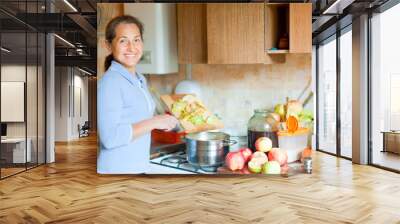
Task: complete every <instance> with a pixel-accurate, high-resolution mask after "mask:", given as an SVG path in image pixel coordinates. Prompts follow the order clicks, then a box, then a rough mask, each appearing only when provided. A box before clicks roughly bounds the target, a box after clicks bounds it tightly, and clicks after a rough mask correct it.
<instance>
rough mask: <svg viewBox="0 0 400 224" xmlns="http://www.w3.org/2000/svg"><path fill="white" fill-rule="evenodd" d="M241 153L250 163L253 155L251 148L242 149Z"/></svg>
mask: <svg viewBox="0 0 400 224" xmlns="http://www.w3.org/2000/svg"><path fill="white" fill-rule="evenodd" d="M239 152H241V153H242V156H243V158H244V161H245V162H248V161H249V160H250V159H251V155H252V154H253V151H251V149H249V148H240V149H239Z"/></svg>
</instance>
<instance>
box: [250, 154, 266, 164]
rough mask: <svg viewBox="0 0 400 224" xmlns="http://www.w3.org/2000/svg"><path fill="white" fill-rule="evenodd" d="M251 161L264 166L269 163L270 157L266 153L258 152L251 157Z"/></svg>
mask: <svg viewBox="0 0 400 224" xmlns="http://www.w3.org/2000/svg"><path fill="white" fill-rule="evenodd" d="M250 161H253V162H257V163H258V164H260V165H263V164H264V163H266V162H268V157H267V155H266V154H265V153H263V152H259V151H257V152H255V153H253V155H251V159H250Z"/></svg>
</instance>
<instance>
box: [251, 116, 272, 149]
mask: <svg viewBox="0 0 400 224" xmlns="http://www.w3.org/2000/svg"><path fill="white" fill-rule="evenodd" d="M271 113H272V112H270V111H268V110H266V109H256V110H254V115H253V116H252V117H251V118H250V120H249V122H248V124H247V138H248V147H249V148H250V149H251V150H253V152H254V151H256V147H255V142H256V141H257V139H258V138H260V137H268V138H270V139H271V141H272V147H278V135H277V132H278V127H279V122H278V121H277V120H275V118H274V117H273V116H271Z"/></svg>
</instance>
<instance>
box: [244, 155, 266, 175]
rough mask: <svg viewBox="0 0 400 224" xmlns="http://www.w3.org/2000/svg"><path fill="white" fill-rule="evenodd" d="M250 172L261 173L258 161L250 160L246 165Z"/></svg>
mask: <svg viewBox="0 0 400 224" xmlns="http://www.w3.org/2000/svg"><path fill="white" fill-rule="evenodd" d="M247 166H248V168H249V170H250V172H252V173H261V169H262V164H260V163H259V161H257V159H256V158H255V159H252V160H250V162H249V163H248V164H247Z"/></svg>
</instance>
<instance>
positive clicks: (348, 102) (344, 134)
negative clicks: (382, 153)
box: [340, 26, 353, 158]
mask: <svg viewBox="0 0 400 224" xmlns="http://www.w3.org/2000/svg"><path fill="white" fill-rule="evenodd" d="M347 29H348V30H346V29H345V30H344V31H343V34H342V35H341V36H340V155H341V156H344V157H348V158H351V157H352V148H351V141H352V138H351V136H352V96H353V94H352V77H353V76H352V74H353V71H352V60H353V58H352V32H351V26H350V27H348V28H347Z"/></svg>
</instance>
